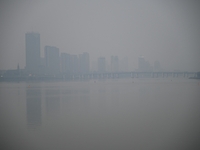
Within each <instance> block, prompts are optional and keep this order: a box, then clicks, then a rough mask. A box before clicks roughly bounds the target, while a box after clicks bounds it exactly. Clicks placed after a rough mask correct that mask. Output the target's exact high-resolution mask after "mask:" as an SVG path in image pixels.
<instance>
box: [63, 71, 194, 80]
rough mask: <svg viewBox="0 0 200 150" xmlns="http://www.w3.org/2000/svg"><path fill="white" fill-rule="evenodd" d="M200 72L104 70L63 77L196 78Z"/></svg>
mask: <svg viewBox="0 0 200 150" xmlns="http://www.w3.org/2000/svg"><path fill="white" fill-rule="evenodd" d="M197 74H198V72H169V71H166V72H165V71H162V72H135V71H132V72H104V73H98V72H94V73H85V74H79V73H77V74H72V75H70V74H63V79H107V78H108V79H109V78H169V77H170V78H178V77H182V78H190V77H192V78H196V77H197Z"/></svg>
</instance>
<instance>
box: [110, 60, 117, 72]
mask: <svg viewBox="0 0 200 150" xmlns="http://www.w3.org/2000/svg"><path fill="white" fill-rule="evenodd" d="M110 64H111V72H118V71H119V59H118V56H111V63H110Z"/></svg>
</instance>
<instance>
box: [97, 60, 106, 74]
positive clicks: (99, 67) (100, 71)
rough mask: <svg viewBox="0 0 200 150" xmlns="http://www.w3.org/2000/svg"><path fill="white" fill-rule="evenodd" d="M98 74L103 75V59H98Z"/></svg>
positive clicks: (104, 64) (104, 67) (104, 66)
mask: <svg viewBox="0 0 200 150" xmlns="http://www.w3.org/2000/svg"><path fill="white" fill-rule="evenodd" d="M98 72H99V73H104V72H106V59H105V57H99V58H98Z"/></svg>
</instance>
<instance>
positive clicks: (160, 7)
mask: <svg viewBox="0 0 200 150" xmlns="http://www.w3.org/2000/svg"><path fill="white" fill-rule="evenodd" d="M199 14H200V3H199V2H198V1H196V2H195V1H193V0H188V1H184V0H169V1H165V0H138V1H134V0H121V1H120V0H43V1H40V0H38V1H36V0H34V1H33V0H17V1H15V0H10V1H7V0H3V1H1V2H0V69H15V68H17V63H19V64H20V67H21V68H24V66H25V33H26V32H31V31H33V32H38V33H40V38H41V56H43V55H44V46H45V45H51V46H56V47H58V48H59V49H60V52H67V53H70V54H79V53H82V52H89V54H90V58H91V62H92V61H94V60H97V58H98V57H100V56H105V57H106V59H107V60H108V61H110V56H111V55H118V57H119V59H122V58H123V57H125V56H128V59H129V66H130V68H132V70H133V69H136V68H137V66H138V64H137V63H138V56H140V55H143V56H144V57H145V59H146V60H147V61H149V62H150V63H151V64H153V63H154V61H155V60H158V61H160V64H161V66H162V67H163V68H164V69H167V70H174V69H177V70H186V71H200V17H199Z"/></svg>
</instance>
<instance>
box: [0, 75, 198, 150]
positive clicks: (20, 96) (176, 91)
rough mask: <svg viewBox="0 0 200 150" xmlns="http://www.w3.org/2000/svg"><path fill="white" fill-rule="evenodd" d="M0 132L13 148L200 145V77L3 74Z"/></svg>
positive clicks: (127, 149)
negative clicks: (36, 78)
mask: <svg viewBox="0 0 200 150" xmlns="http://www.w3.org/2000/svg"><path fill="white" fill-rule="evenodd" d="M0 139H1V142H0V143H1V144H0V145H1V147H2V148H3V149H6V150H9V149H20V150H23V149H27V150H47V149H48V150H64V149H65V150H165V149H167V150H168V149H169V150H178V149H191V150H193V149H199V147H198V146H199V145H198V144H199V139H200V81H199V80H191V79H182V78H172V79H167V78H159V79H140V78H139V79H107V80H90V81H65V82H34V83H33V82H19V83H17V82H15V83H13V82H1V83H0ZM2 148H0V149H2Z"/></svg>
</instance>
